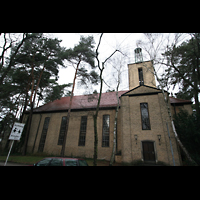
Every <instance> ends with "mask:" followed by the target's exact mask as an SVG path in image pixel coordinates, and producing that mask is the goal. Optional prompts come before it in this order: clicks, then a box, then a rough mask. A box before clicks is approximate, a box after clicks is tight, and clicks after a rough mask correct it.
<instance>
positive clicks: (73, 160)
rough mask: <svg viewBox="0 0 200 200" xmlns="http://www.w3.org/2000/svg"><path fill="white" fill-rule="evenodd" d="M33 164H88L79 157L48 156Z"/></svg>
mask: <svg viewBox="0 0 200 200" xmlns="http://www.w3.org/2000/svg"><path fill="white" fill-rule="evenodd" d="M33 166H88V164H87V162H86V161H85V160H84V159H81V158H62V157H48V158H44V159H42V160H40V161H39V162H37V163H35V164H33Z"/></svg>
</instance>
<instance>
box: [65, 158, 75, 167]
mask: <svg viewBox="0 0 200 200" xmlns="http://www.w3.org/2000/svg"><path fill="white" fill-rule="evenodd" d="M65 166H77V161H76V160H70V159H65Z"/></svg>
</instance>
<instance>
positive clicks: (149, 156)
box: [142, 142, 155, 162]
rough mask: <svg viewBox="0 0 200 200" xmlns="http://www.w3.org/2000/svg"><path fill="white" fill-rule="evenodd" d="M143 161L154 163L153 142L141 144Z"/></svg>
mask: <svg viewBox="0 0 200 200" xmlns="http://www.w3.org/2000/svg"><path fill="white" fill-rule="evenodd" d="M142 146H143V158H144V161H150V162H155V151H154V143H153V142H142Z"/></svg>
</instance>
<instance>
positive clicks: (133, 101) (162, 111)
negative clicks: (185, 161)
mask: <svg viewBox="0 0 200 200" xmlns="http://www.w3.org/2000/svg"><path fill="white" fill-rule="evenodd" d="M142 88H143V89H144V91H145V92H146V90H147V88H145V87H143V86H142V87H140V92H142ZM136 90H137V89H136ZM144 91H143V92H144ZM135 92H136V91H135ZM140 103H148V109H149V117H150V125H151V130H142V122H141V113H140ZM166 122H167V123H168V126H169V131H170V135H171V140H172V146H173V151H174V157H175V163H176V165H180V156H179V154H178V149H177V144H176V141H175V138H174V134H173V131H172V127H171V123H170V120H169V117H168V113H167V109H166V106H165V102H164V99H163V94H162V93H158V94H154V95H146V96H145V95H142V96H122V97H121V123H122V124H121V134H122V161H123V162H132V161H134V160H143V152H142V151H143V150H142V141H145V140H148V141H152V142H154V148H155V157H156V161H163V162H165V163H168V164H170V165H173V161H172V154H171V149H170V144H169V137H168V132H167V126H166ZM134 135H137V144H136V141H135V137H134ZM158 135H161V145H159V141H158Z"/></svg>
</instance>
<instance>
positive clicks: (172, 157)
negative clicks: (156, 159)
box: [166, 122, 175, 166]
mask: <svg viewBox="0 0 200 200" xmlns="http://www.w3.org/2000/svg"><path fill="white" fill-rule="evenodd" d="M166 124H167V132H168V136H169V143H170V147H171V152H172V159H173V164H174V166H175V160H174V152H173V148H172V142H171V138H170V133H169V127H168V123H167V122H166Z"/></svg>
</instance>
